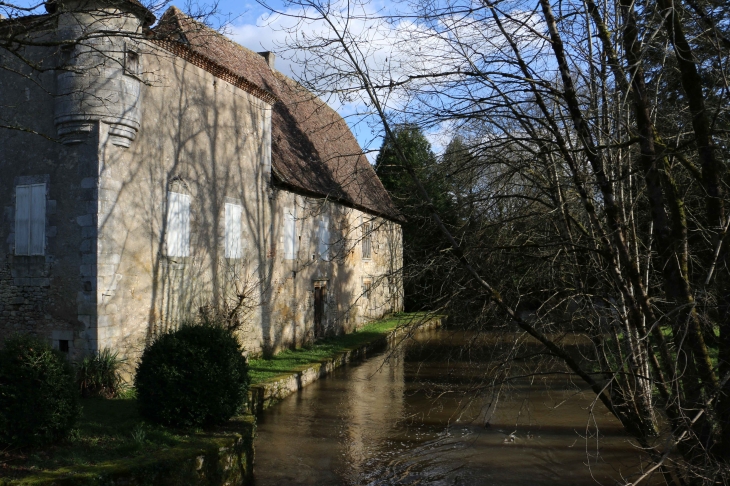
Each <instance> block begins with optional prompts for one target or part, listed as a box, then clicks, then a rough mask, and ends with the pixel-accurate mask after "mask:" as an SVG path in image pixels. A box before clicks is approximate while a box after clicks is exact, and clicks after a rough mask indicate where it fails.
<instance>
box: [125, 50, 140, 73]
mask: <svg viewBox="0 0 730 486" xmlns="http://www.w3.org/2000/svg"><path fill="white" fill-rule="evenodd" d="M124 69H125V71H126V72H127V74H130V75H132V76H137V75H138V74H139V54H138V53H136V52H135V51H132V50H129V49H127V52H126V56H125V57H124Z"/></svg>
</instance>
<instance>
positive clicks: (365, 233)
mask: <svg viewBox="0 0 730 486" xmlns="http://www.w3.org/2000/svg"><path fill="white" fill-rule="evenodd" d="M373 226H374V225H373V221H372V220H368V221H363V223H362V239H361V241H360V243H361V248H360V249H361V252H362V259H363V260H372V259H373ZM366 250H367V251H366Z"/></svg>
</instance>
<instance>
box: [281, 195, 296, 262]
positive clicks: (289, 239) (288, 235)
mask: <svg viewBox="0 0 730 486" xmlns="http://www.w3.org/2000/svg"><path fill="white" fill-rule="evenodd" d="M283 237H284V260H296V258H297V250H298V248H297V246H298V245H297V243H298V238H297V213H296V208H287V209H285V210H284V234H283Z"/></svg>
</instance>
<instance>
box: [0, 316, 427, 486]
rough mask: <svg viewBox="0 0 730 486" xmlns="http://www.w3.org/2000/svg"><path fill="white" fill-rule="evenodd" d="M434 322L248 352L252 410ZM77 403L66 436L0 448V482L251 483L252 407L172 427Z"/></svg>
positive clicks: (392, 324)
mask: <svg viewBox="0 0 730 486" xmlns="http://www.w3.org/2000/svg"><path fill="white" fill-rule="evenodd" d="M427 321H428V322H427ZM437 323H438V321H437V320H434V319H431V320H428V316H425V315H423V314H401V315H396V316H393V317H391V318H389V319H385V320H382V321H376V322H373V323H370V324H368V325H366V326H364V327H363V328H362V329H360V330H359V331H357V332H355V333H352V334H347V335H343V336H338V337H336V338H332V339H328V340H324V341H321V342H318V343H317V344H315V345H312V346H309V347H306V348H302V349H299V350H289V351H285V352H283V353H280V354H278V355H276V356H274V357H273V358H271V359H259V360H252V361H251V363H250V366H251V377H252V385H251V397H252V398H251V400H250V402H251V404H252V406H251V410H252V411H260V410H262V409H263V408H265V407H267V406H269V405H271V404H272V403H275V402H276V401H278V400H280V399H281V398H283V397H285V396H287V395H288V394H291V393H293V392H295V391H296V390H298V389H300V388H302V387H303V386H306V385H307V384H309V383H311V382H312V381H315V380H316V379H318V378H320V377H322V376H324V375H326V374H327V373H329V372H330V371H332V370H333V369H335V368H337V367H339V366H342V365H343V364H345V363H347V362H350V361H354V360H356V359H362V358H364V357H365V356H367V355H369V354H372V353H373V352H375V351H380V350H382V349H384V348H385V347H386V346H387V345H388V343H389V342H390V343H392V342H398V341H400V340H402V339H404V338H405V337H407V336H408V335H409V334H410V333H412V332H415V330H416V329H420V328H421V327H422V326H434V325H437ZM82 403H83V408H84V410H83V415H82V418H81V420H80V422H79V425H78V427H77V429H76V430H75V431H74V433H73V434H72V437H71V438H70V439H69V440H67V441H65V442H64V443H62V444H58V445H55V446H52V447H48V448H44V449H39V450H28V451H20V452H19V451H2V452H0V486H11V485H12V486H20V485H37V486H41V485H43V486H50V485H58V486H61V485H92V484H94V485H97V484H110V485H122V484H125V485H127V484H129V485H131V484H134V485H148V484H149V485H179V484H190V485H194V484H195V485H197V484H199V485H222V484H249V483H250V481H249V480H250V478H251V474H252V464H253V437H254V433H255V419H254V417H253V416H252V415H243V416H240V417H235V418H234V419H232V420H231V421H229V422H228V423H227V424H225V425H224V426H222V427H218V428H216V429H214V430H210V431H176V430H171V429H166V428H163V427H157V426H153V425H149V424H146V423H144V422H143V421H142V420H141V418H140V417H139V416H138V414H137V406H136V400H134V399H133V398H127V399H116V400H99V399H88V400H83V401H82Z"/></svg>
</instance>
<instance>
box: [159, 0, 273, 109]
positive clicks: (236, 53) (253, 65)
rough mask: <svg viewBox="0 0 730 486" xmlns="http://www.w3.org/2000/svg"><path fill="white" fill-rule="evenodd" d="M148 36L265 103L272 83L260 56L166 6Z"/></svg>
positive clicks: (270, 100)
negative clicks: (165, 9)
mask: <svg viewBox="0 0 730 486" xmlns="http://www.w3.org/2000/svg"><path fill="white" fill-rule="evenodd" d="M150 39H151V40H152V41H153V42H155V43H156V44H158V45H160V46H162V47H164V48H165V49H167V50H169V51H170V52H172V53H173V54H175V55H177V56H179V57H181V58H183V59H185V60H186V61H188V62H191V63H192V64H195V65H196V66H198V67H199V68H201V69H205V70H206V71H208V72H210V73H212V74H214V75H215V76H217V77H219V78H221V79H223V80H225V81H228V82H229V83H231V84H233V85H235V86H237V87H239V88H241V89H243V90H244V91H247V92H249V93H251V94H253V95H255V96H257V97H258V98H261V99H262V100H264V101H267V102H268V103H269V104H273V103H274V102H275V101H276V97H275V96H274V94H273V93H272V89H271V86H272V85H273V84H274V83H276V80H275V79H274V76H273V74H272V72H271V69H270V68H269V65H268V64H267V63H266V61H265V60H264V58H263V57H261V56H260V55H258V54H256V53H255V52H252V51H249V50H248V49H246V48H244V47H241V46H239V45H238V44H236V43H235V42H233V41H231V40H230V39H228V38H226V37H225V36H223V35H221V34H220V33H218V32H216V31H215V30H213V29H211V28H209V27H206V26H205V25H203V24H201V23H200V22H197V21H195V20H193V19H191V18H190V17H188V16H187V15H185V14H184V13H182V12H181V11H180V10H179V9H178V8H177V7H174V6H173V7H170V8H169V9H167V11H166V12H165V13H164V14H163V15H162V18H161V19H160V22H159V23H158V24H157V25H156V26H155V27H154V28H153V29H152V30H151V31H150Z"/></svg>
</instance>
